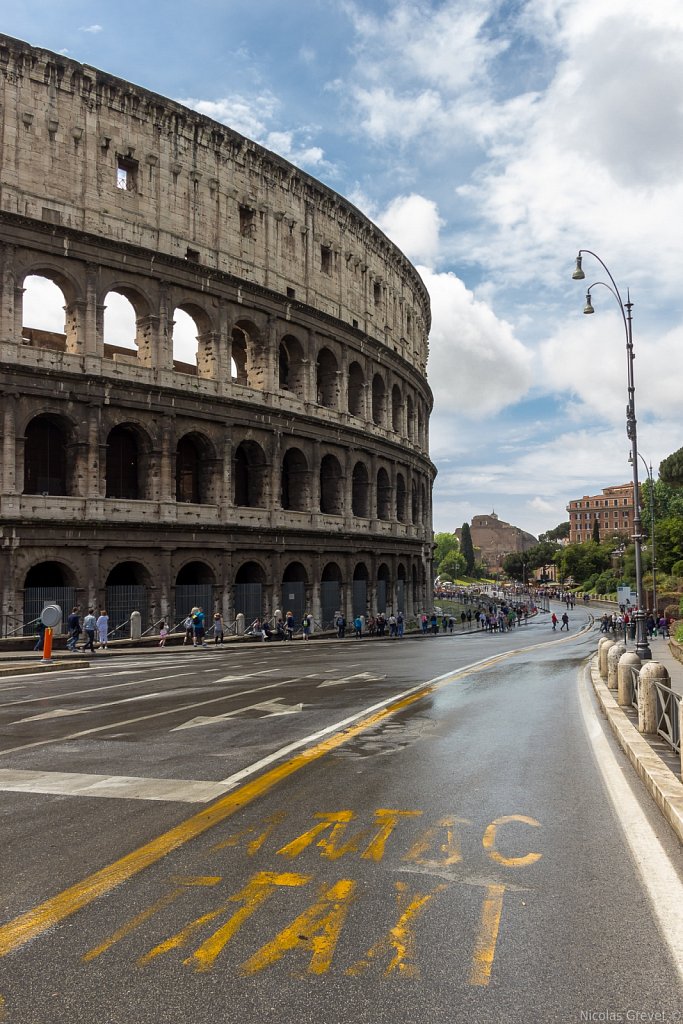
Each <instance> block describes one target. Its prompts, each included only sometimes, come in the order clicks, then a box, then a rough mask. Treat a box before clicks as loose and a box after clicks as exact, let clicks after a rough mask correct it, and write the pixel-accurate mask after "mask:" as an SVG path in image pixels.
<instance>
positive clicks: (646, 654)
mask: <svg viewBox="0 0 683 1024" xmlns="http://www.w3.org/2000/svg"><path fill="white" fill-rule="evenodd" d="M584 253H585V254H587V255H589V256H592V257H593V258H594V259H596V260H597V261H598V263H599V264H600V266H601V267H602V269H603V270H604V271H605V273H606V274H607V276H608V278H609V280H610V283H609V284H607V282H606V281H595V282H594V283H593V284H592V285H591V286H590V288H589V289H588V291H587V292H586V305H585V306H584V309H583V311H584V313H586V314H589V313H594V312H595V310H594V309H593V303H592V299H591V291H592V289H593V288H597V287H598V285H600V286H601V287H602V288H606V289H607V291H608V292H611V293H612V295H613V296H614V298H615V299H616V300H617V302H618V304H619V309H620V311H621V318H622V320H623V322H624V331H625V333H626V365H627V371H628V403H627V405H626V436H627V437H628V439H629V441H630V442H631V460H630V461H631V465H632V468H633V546H634V550H635V558H636V595H637V603H638V607H637V608H636V610H635V612H634V614H633V617H634V619H635V621H636V654H637V655H638V656H639V657H640V658H641V660H646V659H648V658H651V657H652V651H651V650H650V645H649V644H648V642H647V628H646V623H645V608H644V604H645V602H644V598H643V561H642V540H643V538H642V534H641V520H640V488H639V485H638V455H639V453H638V439H637V432H636V402H635V395H636V387H635V384H634V380H633V358H634V357H633V318H632V315H631V311H632V309H633V303H632V302H631V296H630V294H629V293H628V292H627V293H626V302H624V301H623V299H622V297H621V294H620V292H619V289H618V288H617V284H616V281H615V280H614V278H613V277H612V275H611V274H610V272H609V268H608V267H607V266H606V265H605V264H604V263H603V261H602V260H601V259H600V257H599V256H598V255H597V254H596V253H594V252H592V251H591V250H590V249H579V253H578V256H577V257H576V267H575V269H574V273H573V274H572V279H573V280H574V281H583V280H584V279H585V277H586V275H585V274H584V272H583V269H582V266H581V263H582V259H583V255H584ZM641 458H642V456H641Z"/></svg>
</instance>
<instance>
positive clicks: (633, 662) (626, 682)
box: [617, 652, 641, 708]
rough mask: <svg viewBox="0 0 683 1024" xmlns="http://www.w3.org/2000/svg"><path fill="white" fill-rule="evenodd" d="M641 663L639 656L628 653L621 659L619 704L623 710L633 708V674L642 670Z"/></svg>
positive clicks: (618, 689) (618, 673)
mask: <svg viewBox="0 0 683 1024" xmlns="http://www.w3.org/2000/svg"><path fill="white" fill-rule="evenodd" d="M640 665H641V661H640V658H639V657H638V655H637V654H633V653H631V652H628V653H627V654H622V656H621V657H620V658H619V668H618V669H617V704H618V705H619V706H620V707H622V708H627V707H630V706H631V672H632V671H633V670H635V671H639V670H640Z"/></svg>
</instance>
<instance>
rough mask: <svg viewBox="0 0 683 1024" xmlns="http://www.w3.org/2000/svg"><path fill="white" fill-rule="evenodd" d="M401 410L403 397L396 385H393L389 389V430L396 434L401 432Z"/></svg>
mask: <svg viewBox="0 0 683 1024" xmlns="http://www.w3.org/2000/svg"><path fill="white" fill-rule="evenodd" d="M402 410H403V395H402V394H401V389H400V387H399V386H398V384H394V386H393V388H392V389H391V429H392V430H393V431H394V432H395V433H396V434H400V433H402V430H401V412H402Z"/></svg>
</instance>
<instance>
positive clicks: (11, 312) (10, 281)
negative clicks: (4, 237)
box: [0, 244, 24, 342]
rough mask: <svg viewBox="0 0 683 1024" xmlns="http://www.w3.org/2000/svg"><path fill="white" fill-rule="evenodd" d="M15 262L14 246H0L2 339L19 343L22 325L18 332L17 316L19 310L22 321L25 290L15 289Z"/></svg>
mask: <svg viewBox="0 0 683 1024" xmlns="http://www.w3.org/2000/svg"><path fill="white" fill-rule="evenodd" d="M14 260H15V249H14V246H13V245H1V244H0V339H2V340H3V341H15V342H19V341H20V340H21V323H20V324H19V330H18V331H17V327H16V323H15V315H16V310H17V308H18V309H19V320H21V296H22V295H23V292H24V290H23V288H16V287H15V283H14Z"/></svg>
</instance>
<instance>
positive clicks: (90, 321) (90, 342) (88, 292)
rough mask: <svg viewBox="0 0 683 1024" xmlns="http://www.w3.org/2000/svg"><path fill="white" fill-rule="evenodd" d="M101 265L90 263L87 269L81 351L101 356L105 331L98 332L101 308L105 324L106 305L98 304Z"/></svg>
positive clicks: (85, 353)
mask: <svg viewBox="0 0 683 1024" xmlns="http://www.w3.org/2000/svg"><path fill="white" fill-rule="evenodd" d="M98 274H99V267H98V266H97V264H95V263H88V264H87V266H86V269H85V303H84V306H83V309H82V319H81V331H82V337H81V339H80V351H81V352H82V353H83V355H84V356H86V357H88V356H101V355H102V354H103V344H104V332H103V330H100V331H99V333H98V327H99V322H98V321H99V319H100V316H98V313H99V309H101V310H102V314H101V321H102V327H103V326H104V307H103V306H100V307H99V308H98V305H97V278H98ZM67 348H68V338H67Z"/></svg>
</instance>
